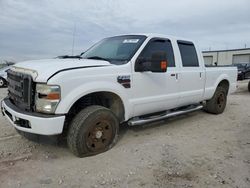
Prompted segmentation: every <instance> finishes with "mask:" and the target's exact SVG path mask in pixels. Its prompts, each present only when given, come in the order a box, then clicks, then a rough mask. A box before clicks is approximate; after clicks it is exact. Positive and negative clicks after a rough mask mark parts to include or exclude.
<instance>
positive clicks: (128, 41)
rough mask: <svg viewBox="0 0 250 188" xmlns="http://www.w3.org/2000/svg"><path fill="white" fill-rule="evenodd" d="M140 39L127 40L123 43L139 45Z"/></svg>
mask: <svg viewBox="0 0 250 188" xmlns="http://www.w3.org/2000/svg"><path fill="white" fill-rule="evenodd" d="M138 41H139V39H125V40H124V41H123V43H137V42H138Z"/></svg>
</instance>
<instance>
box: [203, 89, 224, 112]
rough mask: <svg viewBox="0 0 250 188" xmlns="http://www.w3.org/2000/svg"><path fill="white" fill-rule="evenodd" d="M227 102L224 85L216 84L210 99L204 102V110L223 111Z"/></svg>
mask: <svg viewBox="0 0 250 188" xmlns="http://www.w3.org/2000/svg"><path fill="white" fill-rule="evenodd" d="M226 104H227V92H226V89H225V88H224V87H220V86H218V87H217V89H216V91H215V93H214V96H213V97H212V99H210V100H208V101H207V102H206V106H205V108H204V109H205V111H206V112H208V113H212V114H221V113H223V112H224V110H225V107H226Z"/></svg>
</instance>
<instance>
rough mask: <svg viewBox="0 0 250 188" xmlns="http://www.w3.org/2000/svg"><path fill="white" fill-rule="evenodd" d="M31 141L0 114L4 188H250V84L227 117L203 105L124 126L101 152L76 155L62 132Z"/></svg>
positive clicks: (0, 176) (0, 93) (0, 180)
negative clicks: (169, 116) (150, 121)
mask: <svg viewBox="0 0 250 188" xmlns="http://www.w3.org/2000/svg"><path fill="white" fill-rule="evenodd" d="M5 95H6V90H5V89H0V98H3V97H4V96H5ZM32 140H34V141H28V140H27V139H25V138H22V137H21V136H19V135H18V134H17V133H16V131H15V130H14V129H13V127H11V126H10V125H9V124H8V123H7V122H6V121H5V119H4V118H3V117H2V116H0V187H25V188H28V187H32V188H34V187H84V188H88V187H108V188H109V187H133V188H135V187H147V188H152V187H164V188H165V187H167V188H171V187H197V188H198V187H220V188H224V187H225V188H227V187H235V188H236V187H239V188H249V187H250V93H249V92H248V91H247V82H241V83H239V88H238V91H237V93H235V94H233V95H231V96H229V98H228V104H227V108H226V110H225V112H224V113H223V114H222V115H211V114H207V113H205V112H203V111H198V112H194V113H191V114H188V115H183V116H179V117H176V118H172V119H169V120H166V121H162V122H158V123H154V124H150V125H146V126H140V127H123V128H122V130H121V134H120V140H119V142H118V144H117V145H116V146H115V147H114V148H113V149H112V150H110V151H108V152H106V153H103V154H100V155H97V156H93V157H88V158H82V159H80V158H76V157H75V156H73V155H72V154H71V153H70V152H69V150H68V149H67V147H66V145H65V143H64V142H60V143H59V142H58V139H57V138H56V137H41V136H33V138H32Z"/></svg>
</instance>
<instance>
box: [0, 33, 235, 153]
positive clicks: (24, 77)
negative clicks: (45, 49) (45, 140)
mask: <svg viewBox="0 0 250 188" xmlns="http://www.w3.org/2000/svg"><path fill="white" fill-rule="evenodd" d="M236 80H237V69H236V67H205V65H204V61H203V57H202V54H201V52H200V51H199V50H198V48H197V46H196V45H195V43H194V42H192V41H191V40H186V39H182V38H176V37H170V36H165V35H158V34H133V35H122V36H114V37H110V38H105V39H103V40H101V41H100V42H98V43H97V44H95V45H94V46H93V47H91V48H89V49H88V50H87V51H86V52H85V53H83V54H81V55H79V56H62V57H60V58H55V59H46V60H36V61H27V62H22V63H18V64H16V65H14V66H13V67H12V68H11V69H10V70H9V71H8V96H7V97H6V98H5V99H4V100H3V101H2V103H1V110H2V113H3V115H4V116H5V117H6V118H7V120H9V122H10V123H11V124H12V125H13V126H14V127H15V128H16V129H17V130H18V132H28V133H33V134H40V135H58V134H62V133H65V135H66V136H67V143H68V146H69V148H70V150H71V151H72V152H73V153H74V154H75V155H76V156H79V157H83V156H88V155H94V154H98V153H101V152H104V151H106V150H108V149H110V148H111V147H112V146H113V145H114V144H115V142H116V141H117V135H118V131H119V125H120V124H121V123H127V124H128V125H131V126H133V125H140V124H143V123H149V122H152V121H156V120H161V119H164V118H168V117H171V116H176V115H179V114H183V113H187V112H191V111H194V110H199V109H202V108H203V109H204V110H205V111H207V112H209V113H213V114H220V113H222V112H223V111H224V109H225V106H226V101H227V95H228V94H229V93H232V92H234V91H235V90H236Z"/></svg>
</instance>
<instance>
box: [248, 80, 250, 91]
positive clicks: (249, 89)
mask: <svg viewBox="0 0 250 188" xmlns="http://www.w3.org/2000/svg"><path fill="white" fill-rule="evenodd" d="M248 91H249V92H250V81H249V82H248Z"/></svg>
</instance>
